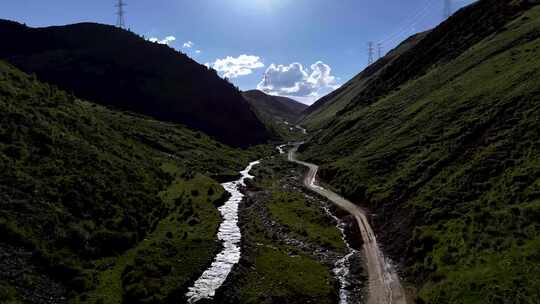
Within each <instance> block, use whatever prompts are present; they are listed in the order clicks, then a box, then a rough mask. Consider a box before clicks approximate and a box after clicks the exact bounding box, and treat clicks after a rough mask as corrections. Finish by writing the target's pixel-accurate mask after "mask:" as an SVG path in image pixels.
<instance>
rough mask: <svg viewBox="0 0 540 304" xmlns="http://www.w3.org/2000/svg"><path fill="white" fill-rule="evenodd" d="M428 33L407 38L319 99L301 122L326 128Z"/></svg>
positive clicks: (312, 128) (305, 112) (317, 127)
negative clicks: (384, 71)
mask: <svg viewBox="0 0 540 304" xmlns="http://www.w3.org/2000/svg"><path fill="white" fill-rule="evenodd" d="M426 34H427V32H426V33H420V34H417V35H414V36H412V37H410V38H409V39H407V40H405V41H404V42H402V43H401V44H400V45H399V46H398V47H396V48H395V49H394V50H392V51H391V52H389V53H388V54H386V55H385V56H384V57H383V58H381V59H380V60H378V61H377V62H375V63H374V64H372V65H371V66H368V67H367V68H366V69H365V70H364V71H362V72H361V73H360V74H358V75H356V76H355V77H354V78H353V79H351V80H349V81H348V82H347V83H345V84H344V85H342V86H341V87H340V88H339V89H337V90H335V91H333V92H332V93H330V94H328V95H326V96H324V97H323V98H321V99H319V100H317V102H315V103H314V104H313V105H311V106H310V107H309V108H307V109H305V110H304V112H302V115H301V121H300V123H301V124H302V125H304V126H305V127H307V128H308V129H309V130H312V131H316V130H320V129H323V128H325V127H326V124H327V123H329V122H331V121H332V119H333V118H334V117H335V116H336V115H337V114H338V113H340V111H341V110H343V109H344V108H345V107H346V106H347V105H348V104H349V103H350V102H351V101H352V100H353V99H354V98H355V97H356V96H357V95H358V94H359V93H360V92H362V90H364V89H365V88H366V86H368V85H369V84H370V83H371V81H373V79H376V78H377V77H378V76H379V75H380V73H381V71H383V70H384V69H385V68H386V67H388V66H389V65H391V64H392V63H393V62H394V61H395V60H396V59H397V58H399V56H400V55H401V54H403V53H404V52H406V51H407V50H409V49H411V48H412V47H413V46H415V45H416V44H418V42H419V41H421V40H422V39H423V38H424V37H425V36H426Z"/></svg>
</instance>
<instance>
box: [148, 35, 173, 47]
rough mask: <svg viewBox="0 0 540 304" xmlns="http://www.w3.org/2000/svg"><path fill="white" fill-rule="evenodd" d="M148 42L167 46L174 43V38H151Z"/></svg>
mask: <svg viewBox="0 0 540 304" xmlns="http://www.w3.org/2000/svg"><path fill="white" fill-rule="evenodd" d="M148 41H150V42H154V43H159V44H166V45H169V44H170V43H171V42H174V41H176V37H174V36H167V37H165V38H163V39H159V38H156V37H152V38H150V39H148Z"/></svg>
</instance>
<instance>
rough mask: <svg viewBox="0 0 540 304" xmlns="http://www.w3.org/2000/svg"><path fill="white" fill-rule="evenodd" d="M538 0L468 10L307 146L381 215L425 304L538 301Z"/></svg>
mask: <svg viewBox="0 0 540 304" xmlns="http://www.w3.org/2000/svg"><path fill="white" fill-rule="evenodd" d="M533 2H534V1H494V0H493V1H490V0H484V1H479V2H477V3H476V4H474V5H472V6H471V7H468V8H466V9H463V10H461V11H460V12H458V13H457V14H456V15H455V16H453V17H452V18H450V20H449V21H447V22H445V23H443V24H442V25H441V26H439V27H438V28H436V29H434V30H433V31H431V32H430V33H428V34H427V35H426V36H425V37H424V38H423V39H422V40H421V41H420V42H419V43H418V44H417V45H416V46H414V47H412V48H411V49H410V50H409V51H406V52H404V53H403V54H401V55H400V57H399V58H396V59H395V60H394V62H393V63H392V64H391V65H390V66H388V67H387V68H385V69H384V71H382V72H381V74H380V76H378V77H377V79H375V80H373V81H371V83H368V84H367V85H366V86H365V89H362V90H361V91H359V92H358V93H357V95H356V96H354V97H353V98H350V102H348V103H347V104H346V105H345V106H344V107H343V108H342V109H341V110H340V111H339V113H338V116H337V117H336V118H334V119H333V120H330V122H329V123H328V124H327V125H326V126H327V128H325V129H324V130H323V131H321V133H320V134H318V135H317V136H316V137H315V138H314V139H313V140H312V141H311V142H310V143H309V144H308V145H307V146H306V147H304V149H305V153H304V156H305V157H306V158H309V159H310V160H312V161H313V162H316V163H320V164H323V166H322V170H321V174H322V178H323V179H324V180H326V181H327V182H329V183H330V184H331V185H332V186H333V187H334V188H336V189H338V190H339V191H340V192H341V193H343V194H344V195H346V196H348V197H350V198H351V199H353V200H354V201H356V202H358V203H360V204H363V205H367V206H369V207H370V209H371V210H372V211H373V212H374V213H376V214H377V216H376V217H374V218H373V221H374V224H375V226H376V227H377V233H378V234H379V235H380V239H381V241H382V242H383V244H384V249H385V251H386V252H387V253H388V254H389V255H390V256H391V257H392V258H393V259H394V261H396V262H398V263H399V265H400V269H401V271H402V272H403V275H404V277H405V278H406V284H407V285H409V286H412V287H415V288H416V290H417V292H418V293H417V296H418V298H419V302H421V303H422V302H425V303H537V299H538V298H540V294H539V290H540V275H539V273H540V272H539V271H540V268H539V267H538V265H540V264H539V263H538V261H539V259H540V256H539V255H538V253H539V252H540V235H539V231H540V226H539V222H538V216H539V215H540V162H539V161H538V160H539V159H540V120H539V119H538V117H540V60H539V58H540V7H538V6H534V7H533ZM432 52H433V54H434V56H428V55H429V54H431V53H432ZM435 52H436V53H435ZM435 54H437V55H436V56H435ZM335 102H339V97H338V99H337V100H336V101H335Z"/></svg>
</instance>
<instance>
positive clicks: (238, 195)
mask: <svg viewBox="0 0 540 304" xmlns="http://www.w3.org/2000/svg"><path fill="white" fill-rule="evenodd" d="M259 163H260V162H259V161H255V162H252V163H250V164H249V166H248V167H247V168H246V169H245V170H244V171H242V172H240V174H241V178H240V179H239V180H237V181H234V182H230V183H224V184H222V186H223V188H225V190H226V191H227V192H229V193H230V194H231V198H230V199H229V200H228V201H227V202H226V203H225V204H224V205H223V206H222V207H220V208H219V212H220V213H221V216H222V217H223V222H222V223H221V225H220V226H219V232H218V239H219V240H220V241H221V242H222V244H223V250H222V251H221V252H220V253H218V255H217V256H216V257H215V259H214V262H213V263H212V265H210V267H209V268H208V269H207V270H206V271H205V272H204V273H203V274H202V275H201V277H200V278H199V279H197V281H195V283H194V284H193V286H192V287H190V288H189V291H188V292H187V293H186V297H187V299H188V303H196V302H198V301H200V300H203V299H212V298H213V297H214V295H215V294H216V290H217V289H218V288H219V287H221V285H223V283H224V282H225V280H226V279H227V277H228V276H229V274H230V273H231V270H232V269H233V267H234V265H236V264H237V263H238V262H239V261H240V241H241V239H242V234H241V232H240V228H239V227H238V206H239V204H240V202H241V201H242V199H243V198H244V195H243V194H242V192H240V188H242V187H243V186H245V185H246V184H245V181H246V179H251V178H253V176H251V175H249V172H250V171H251V169H253V167H254V166H256V165H258V164H259Z"/></svg>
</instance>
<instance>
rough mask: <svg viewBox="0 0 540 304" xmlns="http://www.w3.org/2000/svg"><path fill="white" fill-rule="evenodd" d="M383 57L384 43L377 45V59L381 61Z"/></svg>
mask: <svg viewBox="0 0 540 304" xmlns="http://www.w3.org/2000/svg"><path fill="white" fill-rule="evenodd" d="M382 56H383V47H382V43H377V59H381V58H382Z"/></svg>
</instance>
